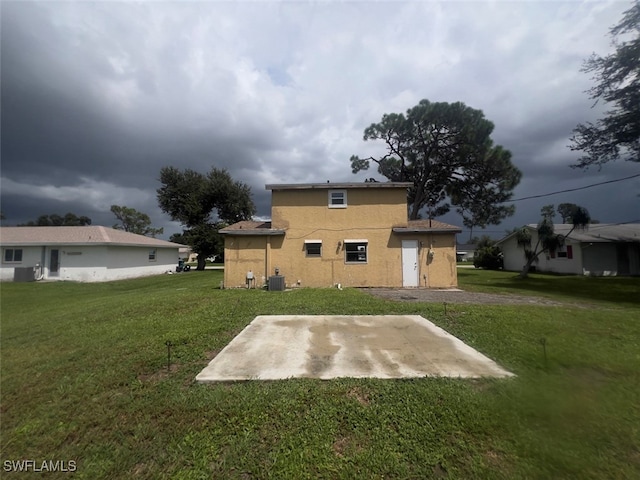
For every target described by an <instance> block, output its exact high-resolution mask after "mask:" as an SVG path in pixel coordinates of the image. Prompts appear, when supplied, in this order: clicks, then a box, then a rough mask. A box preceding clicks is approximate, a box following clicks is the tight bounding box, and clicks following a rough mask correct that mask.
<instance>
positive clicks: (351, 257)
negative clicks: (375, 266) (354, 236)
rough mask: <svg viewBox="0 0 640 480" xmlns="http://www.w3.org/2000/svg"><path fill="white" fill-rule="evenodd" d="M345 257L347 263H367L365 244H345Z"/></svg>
mask: <svg viewBox="0 0 640 480" xmlns="http://www.w3.org/2000/svg"><path fill="white" fill-rule="evenodd" d="M344 251H345V257H344V260H345V262H347V263H367V252H368V248H367V242H345V248H344Z"/></svg>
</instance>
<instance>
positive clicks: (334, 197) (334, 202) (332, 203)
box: [329, 190, 347, 208]
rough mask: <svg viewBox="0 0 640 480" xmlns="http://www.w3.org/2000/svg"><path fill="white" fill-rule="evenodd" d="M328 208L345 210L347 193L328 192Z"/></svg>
mask: <svg viewBox="0 0 640 480" xmlns="http://www.w3.org/2000/svg"><path fill="white" fill-rule="evenodd" d="M329 208H347V191H346V190H329Z"/></svg>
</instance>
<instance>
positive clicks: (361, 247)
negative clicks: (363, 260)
mask: <svg viewBox="0 0 640 480" xmlns="http://www.w3.org/2000/svg"><path fill="white" fill-rule="evenodd" d="M366 249H367V247H365V246H364V245H358V251H359V252H364V251H365V250H366Z"/></svg>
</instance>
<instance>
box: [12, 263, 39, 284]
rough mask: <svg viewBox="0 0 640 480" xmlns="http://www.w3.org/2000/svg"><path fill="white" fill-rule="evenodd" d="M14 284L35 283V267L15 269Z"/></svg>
mask: <svg viewBox="0 0 640 480" xmlns="http://www.w3.org/2000/svg"><path fill="white" fill-rule="evenodd" d="M13 281H14V282H35V281H36V273H35V270H34V268H33V267H16V268H14V269H13Z"/></svg>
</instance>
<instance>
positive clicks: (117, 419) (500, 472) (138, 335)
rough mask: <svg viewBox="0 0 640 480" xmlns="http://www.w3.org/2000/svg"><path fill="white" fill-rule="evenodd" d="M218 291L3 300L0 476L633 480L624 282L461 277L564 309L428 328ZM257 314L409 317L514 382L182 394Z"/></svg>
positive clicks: (635, 367) (300, 301)
mask: <svg viewBox="0 0 640 480" xmlns="http://www.w3.org/2000/svg"><path fill="white" fill-rule="evenodd" d="M221 276H222V273H221V272H218V271H205V272H194V271H192V272H190V273H187V274H181V275H167V276H159V277H154V278H146V279H138V280H130V281H120V282H112V283H105V284H74V283H30V284H12V283H4V284H2V285H1V287H0V288H1V301H2V303H1V315H2V318H1V320H2V322H1V331H0V333H1V360H2V363H1V374H2V375H1V387H2V390H1V391H2V404H1V414H2V422H1V425H0V428H1V434H2V438H1V442H2V443H1V445H2V452H1V457H2V458H1V460H2V462H0V463H2V466H0V468H3V467H4V466H5V465H6V464H5V462H6V461H8V460H19V459H33V460H35V461H36V462H42V461H45V460H54V461H56V460H59V461H68V460H74V461H75V462H76V464H77V471H76V472H75V473H74V476H75V478H87V479H101V478H104V479H107V478H149V479H156V478H184V479H190V478H193V479H199V478H242V479H249V478H367V479H368V478H489V479H493V478H505V479H506V478H509V479H512V478H545V479H547V478H581V479H588V478H593V479H600V478H639V477H640V324H639V322H640V320H639V319H640V298H638V297H639V295H638V291H639V290H638V289H639V286H640V279H598V278H587V279H584V278H575V277H574V278H572V277H542V276H532V278H531V279H530V280H527V281H520V280H517V279H515V278H514V274H512V273H507V272H484V271H476V270H468V271H467V270H459V276H460V282H461V285H462V287H463V288H468V289H475V290H480V291H491V292H492V293H496V292H510V293H517V294H521V295H522V294H527V293H531V294H535V295H545V296H547V295H549V296H552V297H554V298H555V299H560V298H561V299H563V300H566V301H567V302H568V303H567V305H566V306H560V307H557V306H556V307H549V306H533V305H531V306H530V305H526V306H524V305H523V306H513V305H510V306H506V305H504V306H503V305H499V306H486V305H484V306H481V305H451V304H449V305H447V309H446V314H445V311H444V308H443V307H444V306H443V305H441V304H427V303H401V302H393V301H387V300H381V299H377V298H374V297H372V296H370V295H369V294H367V293H366V292H365V291H360V290H356V289H345V290H342V291H339V290H330V289H326V290H324V289H301V290H296V291H291V292H265V291H258V290H254V291H246V290H219V289H218V286H219V284H220V280H221V278H222V277H221ZM545 282H546V285H547V286H546V287H545ZM620 290H622V291H623V292H624V294H622V293H620ZM585 292H589V293H585ZM260 314H359V315H361V314H419V315H423V316H424V317H425V318H428V319H429V320H432V321H433V322H435V323H436V324H438V325H440V326H441V327H443V328H445V329H446V330H448V331H449V332H450V333H452V334H454V335H456V336H458V337H459V338H461V339H462V340H464V341H465V342H467V343H468V344H470V345H471V346H473V347H474V348H476V349H478V350H480V351H481V352H482V353H484V354H485V355H487V356H489V357H491V358H493V359H494V360H496V361H497V362H498V363H500V364H501V365H502V366H504V367H505V368H507V369H509V370H511V371H512V372H514V373H516V374H517V377H515V378H511V379H501V380H491V379H486V380H464V379H438V378H423V379H413V380H375V379H339V380H332V381H321V380H313V379H290V380H286V381H273V382H260V381H252V382H239V383H226V384H213V385H200V384H196V383H195V382H194V377H195V376H196V374H197V373H198V372H199V371H200V370H201V369H202V368H203V367H204V366H205V365H206V364H207V363H208V361H209V359H210V358H212V357H213V356H214V355H215V354H216V353H217V352H218V351H219V350H220V349H222V348H223V347H224V346H225V345H226V344H227V343H228V342H229V341H230V340H231V339H232V338H233V337H234V336H235V335H236V334H237V333H239V332H240V331H241V330H242V329H243V328H244V327H245V326H246V325H247V324H248V323H249V322H250V321H251V320H252V319H253V318H254V317H255V316H256V315H260ZM166 342H171V344H172V345H173V346H172V348H171V350H172V363H171V367H170V369H168V368H167V345H166ZM543 344H544V345H543ZM543 346H544V348H543ZM545 352H546V354H545ZM5 475H6V476H7V477H8V478H11V477H12V476H13V475H11V474H10V473H9V472H6V471H4V470H3V478H4V476H5ZM42 475H43V474H42V473H39V474H33V476H34V477H37V478H40V477H41V476H42ZM68 475H69V474H68V473H64V472H57V473H49V474H46V477H47V478H66V477H68ZM15 476H16V478H18V477H19V478H29V474H24V473H23V474H16V475H15Z"/></svg>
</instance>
